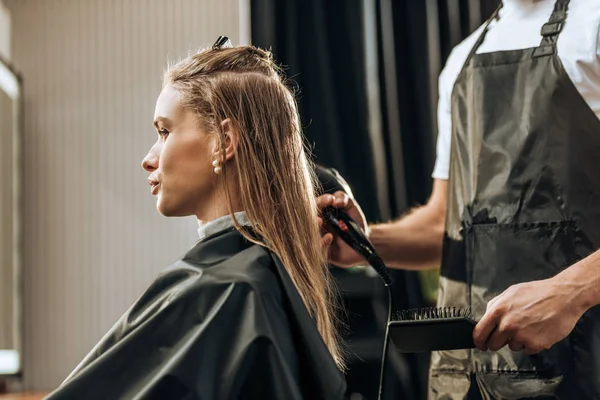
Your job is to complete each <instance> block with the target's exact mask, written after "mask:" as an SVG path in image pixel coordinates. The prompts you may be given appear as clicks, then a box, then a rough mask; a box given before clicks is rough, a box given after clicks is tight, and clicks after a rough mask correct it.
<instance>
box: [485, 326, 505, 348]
mask: <svg viewBox="0 0 600 400" xmlns="http://www.w3.org/2000/svg"><path fill="white" fill-rule="evenodd" d="M509 340H510V334H509V333H508V332H505V331H503V330H502V329H500V328H497V329H496V330H495V331H494V332H492V334H491V335H490V337H489V339H488V340H487V348H488V350H490V351H498V350H500V349H501V348H503V347H504V346H506V345H507V343H508V341H509Z"/></svg>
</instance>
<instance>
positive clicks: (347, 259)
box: [317, 191, 369, 267]
mask: <svg viewBox="0 0 600 400" xmlns="http://www.w3.org/2000/svg"><path fill="white" fill-rule="evenodd" d="M317 205H318V206H319V210H323V209H324V208H325V207H327V206H333V207H336V208H341V209H343V210H344V211H346V213H348V215H349V216H350V218H352V219H353V220H355V221H356V223H358V224H359V225H360V227H361V228H362V229H363V231H365V234H366V235H367V237H369V228H368V226H367V225H366V221H365V216H364V214H363V212H362V210H361V209H360V206H359V205H358V203H356V202H355V201H354V200H352V199H351V198H350V196H348V195H347V194H346V193H344V192H342V191H338V192H335V193H334V194H333V195H331V194H324V195H322V196H320V197H319V198H318V199H317ZM319 223H320V224H321V227H322V228H323V229H322V232H323V239H322V242H323V245H324V246H329V262H330V263H331V264H334V265H337V266H338V267H352V266H355V265H360V264H365V263H366V261H365V260H364V259H363V258H362V257H361V256H360V255H358V253H356V252H355V251H354V250H353V249H352V247H350V246H348V245H347V244H346V242H344V241H343V240H342V239H341V238H340V237H338V236H337V235H335V234H334V233H332V232H330V231H328V230H327V226H323V221H322V220H320V221H319Z"/></svg>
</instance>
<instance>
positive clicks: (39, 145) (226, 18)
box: [4, 0, 241, 390]
mask: <svg viewBox="0 0 600 400" xmlns="http://www.w3.org/2000/svg"><path fill="white" fill-rule="evenodd" d="M4 2H5V4H6V6H7V7H8V8H9V10H10V11H11V14H12V29H13V35H14V37H13V42H12V59H13V61H14V63H15V66H16V68H17V69H19V70H20V71H21V73H22V75H23V77H24V97H25V120H26V121H25V132H24V135H25V139H24V163H25V165H24V191H25V193H24V198H25V203H24V214H25V215H24V246H25V254H24V260H23V261H24V281H25V282H24V285H25V286H24V290H25V299H24V308H25V310H24V313H25V339H24V346H25V352H24V357H25V358H24V367H25V371H24V372H25V375H24V379H25V386H26V387H27V388H29V389H35V390H39V389H42V390H45V389H51V388H53V387H55V386H56V385H58V384H59V383H60V382H61V381H62V379H64V378H65V377H66V375H67V374H68V373H69V372H70V371H71V369H72V368H73V367H75V365H76V364H77V363H78V362H79V360H80V359H81V358H82V357H83V356H84V355H85V354H86V353H87V352H88V351H89V350H90V349H91V347H92V346H93V345H94V343H95V342H97V341H98V340H99V339H100V338H101V336H102V335H103V334H104V333H105V332H106V331H107V330H108V329H109V328H110V326H111V325H112V324H113V323H114V321H115V320H116V319H117V318H118V317H119V316H120V315H121V314H122V313H123V311H124V310H125V309H126V308H127V307H128V306H129V305H130V304H131V303H132V302H133V301H134V300H135V299H136V297H137V296H138V295H139V294H140V293H141V291H142V290H143V289H144V288H145V287H146V286H147V285H148V284H149V283H150V282H151V281H152V279H153V277H154V276H155V274H156V273H157V272H158V271H159V270H161V269H162V268H164V267H165V266H167V265H168V264H169V263H170V262H171V261H173V260H174V259H175V258H177V257H178V256H179V255H181V254H182V253H183V252H184V251H185V250H186V249H187V248H188V247H189V246H190V245H191V244H192V243H193V242H194V241H195V239H196V228H197V226H196V225H195V224H196V223H195V221H194V220H193V219H185V220H182V219H166V218H164V217H161V216H159V215H158V214H157V212H156V210H155V200H154V198H153V197H151V195H150V193H149V187H148V184H147V183H146V178H147V173H146V172H144V171H143V170H142V168H141V167H140V162H141V160H142V158H143V156H144V155H145V154H146V151H147V150H148V148H149V147H150V146H151V145H152V143H153V142H154V140H155V132H154V130H153V127H152V117H153V112H154V103H155V99H156V96H157V95H158V93H159V91H160V85H161V82H160V79H161V75H162V71H163V68H164V67H165V65H166V63H167V60H173V59H175V58H177V57H179V56H181V55H185V54H187V51H188V49H190V48H197V47H199V46H201V45H207V44H209V45H211V44H212V43H213V42H214V40H215V39H216V38H217V36H218V35H227V36H229V37H230V38H231V39H232V41H233V43H234V44H235V43H238V39H239V34H240V33H239V26H240V20H241V17H240V14H239V3H238V0H126V1H124V0H4Z"/></svg>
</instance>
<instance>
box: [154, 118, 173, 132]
mask: <svg viewBox="0 0 600 400" xmlns="http://www.w3.org/2000/svg"><path fill="white" fill-rule="evenodd" d="M159 123H162V124H163V125H169V124H170V123H171V120H170V119H169V118H165V117H157V118H156V119H155V120H154V126H155V127H156V129H158V124H159Z"/></svg>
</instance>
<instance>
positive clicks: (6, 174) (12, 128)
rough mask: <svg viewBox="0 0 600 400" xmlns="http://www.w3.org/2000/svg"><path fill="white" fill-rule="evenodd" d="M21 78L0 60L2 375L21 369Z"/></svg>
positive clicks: (0, 363)
mask: <svg viewBox="0 0 600 400" xmlns="http://www.w3.org/2000/svg"><path fill="white" fill-rule="evenodd" d="M21 104H22V103H21V81H20V78H19V75H18V74H17V73H16V72H15V71H14V70H13V69H12V68H11V67H10V65H9V64H8V63H6V62H4V61H3V60H2V59H0V182H2V185H1V186H0V376H2V375H5V376H6V375H16V374H19V373H20V371H21V311H20V310H21V280H20V272H21V269H20V268H21V255H20V243H21V240H20V231H21V218H20V215H21V214H20V204H19V203H20V183H21V182H20V176H21V168H20V140H21V132H20V128H21Z"/></svg>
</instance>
